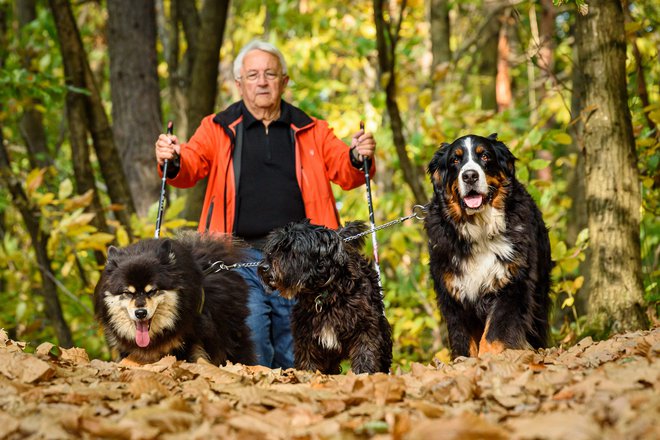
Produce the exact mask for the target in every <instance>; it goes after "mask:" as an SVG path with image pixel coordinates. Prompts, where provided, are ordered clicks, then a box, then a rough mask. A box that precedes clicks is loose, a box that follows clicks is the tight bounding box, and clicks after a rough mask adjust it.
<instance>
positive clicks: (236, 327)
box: [94, 233, 255, 365]
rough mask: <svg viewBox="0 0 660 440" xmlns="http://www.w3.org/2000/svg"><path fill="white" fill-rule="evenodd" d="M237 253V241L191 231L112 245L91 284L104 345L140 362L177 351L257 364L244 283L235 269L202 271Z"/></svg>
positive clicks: (181, 356) (179, 356)
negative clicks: (96, 281) (128, 243)
mask: <svg viewBox="0 0 660 440" xmlns="http://www.w3.org/2000/svg"><path fill="white" fill-rule="evenodd" d="M240 259H241V251H240V247H239V246H238V244H237V243H234V242H232V241H231V240H229V239H226V238H212V237H210V236H200V235H198V234H196V233H194V234H192V233H191V234H184V235H181V236H180V237H178V238H176V239H168V238H164V239H149V240H143V241H140V242H137V243H135V244H132V245H130V246H128V247H126V248H123V249H118V248H115V247H113V246H111V247H110V248H109V249H108V262H107V264H106V266H105V269H104V270H103V273H102V274H101V279H100V280H99V282H98V284H97V285H96V289H95V291H94V306H95V312H96V317H97V320H98V321H99V323H100V324H101V325H102V326H103V329H104V332H105V337H106V340H107V342H108V345H109V346H110V347H111V348H113V349H114V350H115V351H117V352H118V354H119V356H120V357H121V358H128V359H129V360H131V361H134V362H138V363H152V362H156V361H158V360H159V359H160V358H161V357H163V356H165V355H174V356H176V357H177V359H181V360H187V361H191V362H195V361H196V360H197V359H199V358H202V359H205V360H207V361H209V362H211V363H213V364H215V365H220V364H224V363H226V361H231V362H235V363H242V364H248V365H249V364H254V362H255V356H254V349H253V347H252V342H251V340H250V330H249V329H248V327H247V325H246V324H245V318H246V317H247V314H248V308H247V294H248V293H247V285H246V284H245V282H244V281H243V279H242V278H241V276H240V275H239V274H237V273H234V272H232V271H226V270H224V271H219V272H217V273H214V272H211V273H209V274H208V275H204V273H203V269H204V268H207V267H209V266H210V264H212V263H214V262H216V261H223V262H224V263H225V264H232V263H234V262H236V261H240Z"/></svg>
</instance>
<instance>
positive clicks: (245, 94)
mask: <svg viewBox="0 0 660 440" xmlns="http://www.w3.org/2000/svg"><path fill="white" fill-rule="evenodd" d="M288 82H289V77H288V76H286V75H282V66H280V60H279V59H278V58H277V57H276V56H275V55H273V54H270V53H268V52H264V51H262V50H253V51H251V52H249V53H248V54H247V55H245V58H243V66H242V67H241V79H239V80H236V86H237V87H238V89H239V90H240V92H241V97H242V98H243V101H245V104H246V105H247V107H248V110H250V111H251V112H252V111H253V110H258V109H260V110H272V109H275V108H277V107H279V105H280V100H281V98H282V93H284V88H285V87H286V85H287V83H288ZM255 116H258V115H255Z"/></svg>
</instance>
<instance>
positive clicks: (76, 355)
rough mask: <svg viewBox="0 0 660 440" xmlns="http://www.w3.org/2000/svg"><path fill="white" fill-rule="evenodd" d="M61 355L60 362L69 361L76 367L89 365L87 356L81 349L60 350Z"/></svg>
mask: <svg viewBox="0 0 660 440" xmlns="http://www.w3.org/2000/svg"><path fill="white" fill-rule="evenodd" d="M60 350H62V354H61V355H60V360H63V361H69V362H72V363H74V364H76V365H85V364H89V355H88V354H87V352H86V351H85V350H84V349H82V348H76V347H74V348H61V347H60Z"/></svg>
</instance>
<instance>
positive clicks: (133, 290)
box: [126, 286, 135, 293]
mask: <svg viewBox="0 0 660 440" xmlns="http://www.w3.org/2000/svg"><path fill="white" fill-rule="evenodd" d="M126 290H128V291H129V292H131V293H135V287H133V286H127V287H126Z"/></svg>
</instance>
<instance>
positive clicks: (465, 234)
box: [424, 134, 553, 357]
mask: <svg viewBox="0 0 660 440" xmlns="http://www.w3.org/2000/svg"><path fill="white" fill-rule="evenodd" d="M515 160H516V158H515V157H514V156H513V154H512V153H511V151H509V149H508V148H507V146H506V145H504V143H502V142H500V141H499V140H497V134H491V135H490V136H488V137H481V136H476V135H467V136H463V137H461V138H459V139H457V140H455V141H454V142H453V143H451V144H446V143H444V144H442V146H441V147H440V148H439V149H438V151H437V152H436V153H435V155H434V156H433V158H432V159H431V162H430V163H429V165H428V173H429V175H430V177H431V182H432V184H433V198H432V199H431V203H430V207H429V214H428V216H427V217H426V220H425V224H424V227H425V229H426V231H427V234H428V238H429V242H428V246H429V254H430V270H431V276H432V278H433V282H434V287H435V291H436V295H437V301H438V307H439V308H440V311H441V312H442V315H443V316H444V319H445V321H446V323H447V331H448V333H449V344H450V347H451V351H452V356H453V357H457V356H481V355H483V354H485V353H499V352H501V351H503V350H504V349H507V348H512V349H528V348H540V347H545V346H546V344H547V337H548V310H549V307H550V298H549V295H548V292H549V289H550V271H551V269H552V266H553V262H552V259H551V256H550V241H549V239H548V231H547V229H546V226H545V224H544V222H543V218H542V217H541V212H540V211H539V209H538V207H537V206H536V204H535V203H534V200H533V199H532V197H531V196H530V194H529V193H528V192H527V190H526V189H525V188H524V187H523V185H522V184H521V183H520V182H519V181H518V180H517V179H516V176H515Z"/></svg>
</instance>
